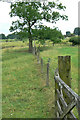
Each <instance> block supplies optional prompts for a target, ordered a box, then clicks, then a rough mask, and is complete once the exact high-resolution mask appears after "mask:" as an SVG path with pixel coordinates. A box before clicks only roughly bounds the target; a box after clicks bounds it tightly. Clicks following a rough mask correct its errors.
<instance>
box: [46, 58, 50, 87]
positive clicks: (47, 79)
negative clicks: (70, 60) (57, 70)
mask: <svg viewBox="0 0 80 120" xmlns="http://www.w3.org/2000/svg"><path fill="white" fill-rule="evenodd" d="M49 62H50V58H49V59H48V63H47V78H46V86H49Z"/></svg>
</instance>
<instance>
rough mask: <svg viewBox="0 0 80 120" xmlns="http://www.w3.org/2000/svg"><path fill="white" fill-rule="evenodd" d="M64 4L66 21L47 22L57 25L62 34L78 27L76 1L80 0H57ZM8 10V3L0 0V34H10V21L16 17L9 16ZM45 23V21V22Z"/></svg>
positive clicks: (51, 25)
mask: <svg viewBox="0 0 80 120" xmlns="http://www.w3.org/2000/svg"><path fill="white" fill-rule="evenodd" d="M48 1H50V0H48ZM59 1H60V2H62V3H63V5H65V6H66V10H65V11H64V12H63V11H61V13H62V14H65V15H67V16H68V21H65V20H59V21H57V23H56V24H54V23H53V24H47V25H48V26H50V27H53V26H56V27H58V28H59V29H60V30H61V31H62V33H63V34H66V31H70V32H71V33H73V31H74V28H75V27H78V2H79V1H80V0H59ZM9 12H10V3H8V2H2V1H0V34H1V33H4V34H5V35H8V34H10V31H9V28H10V26H11V23H12V21H14V20H16V17H14V18H11V17H10V15H9ZM45 24H46V23H45Z"/></svg>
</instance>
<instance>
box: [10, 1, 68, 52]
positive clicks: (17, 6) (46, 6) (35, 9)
mask: <svg viewBox="0 0 80 120" xmlns="http://www.w3.org/2000/svg"><path fill="white" fill-rule="evenodd" d="M10 8H11V12H10V16H11V17H13V16H17V17H18V19H17V20H16V21H13V22H12V26H11V27H10V31H22V32H23V31H25V30H26V31H27V32H28V38H29V51H30V52H32V48H33V46H32V29H33V28H35V27H36V26H37V25H40V24H41V23H42V20H44V21H46V22H50V23H56V21H58V20H59V19H60V18H61V19H62V20H67V18H68V17H67V16H66V15H61V14H60V10H65V8H66V7H65V6H63V5H62V3H60V2H59V1H57V2H47V1H46V2H20V1H19V2H16V3H11V6H10Z"/></svg>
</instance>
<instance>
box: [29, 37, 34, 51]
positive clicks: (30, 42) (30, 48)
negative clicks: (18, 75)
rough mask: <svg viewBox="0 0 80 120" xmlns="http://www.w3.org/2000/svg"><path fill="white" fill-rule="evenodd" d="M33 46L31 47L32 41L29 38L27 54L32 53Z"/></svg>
mask: <svg viewBox="0 0 80 120" xmlns="http://www.w3.org/2000/svg"><path fill="white" fill-rule="evenodd" d="M32 50H33V45H32V39H30V38H29V52H32Z"/></svg>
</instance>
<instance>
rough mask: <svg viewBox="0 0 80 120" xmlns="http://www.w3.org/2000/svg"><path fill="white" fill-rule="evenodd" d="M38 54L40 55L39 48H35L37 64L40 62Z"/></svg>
mask: <svg viewBox="0 0 80 120" xmlns="http://www.w3.org/2000/svg"><path fill="white" fill-rule="evenodd" d="M39 56H40V51H39V49H37V61H38V64H39V63H40V61H39Z"/></svg>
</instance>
